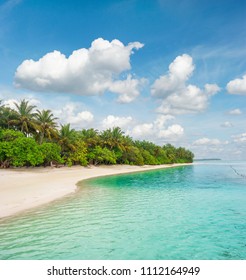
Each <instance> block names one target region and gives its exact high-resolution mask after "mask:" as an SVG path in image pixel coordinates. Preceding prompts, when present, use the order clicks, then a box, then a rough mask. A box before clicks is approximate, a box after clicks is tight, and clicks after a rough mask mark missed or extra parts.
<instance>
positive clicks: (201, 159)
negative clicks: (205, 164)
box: [194, 158, 221, 161]
mask: <svg viewBox="0 0 246 280" xmlns="http://www.w3.org/2000/svg"><path fill="white" fill-rule="evenodd" d="M207 160H221V158H198V159H194V161H207Z"/></svg>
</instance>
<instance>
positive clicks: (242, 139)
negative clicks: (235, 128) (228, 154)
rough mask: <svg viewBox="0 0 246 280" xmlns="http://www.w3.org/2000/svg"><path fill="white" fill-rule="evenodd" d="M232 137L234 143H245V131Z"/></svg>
mask: <svg viewBox="0 0 246 280" xmlns="http://www.w3.org/2000/svg"><path fill="white" fill-rule="evenodd" d="M232 138H233V139H234V140H233V141H234V142H235V143H246V132H245V133H242V134H239V135H234V136H232Z"/></svg>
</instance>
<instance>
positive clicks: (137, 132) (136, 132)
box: [131, 115, 184, 141]
mask: <svg viewBox="0 0 246 280" xmlns="http://www.w3.org/2000/svg"><path fill="white" fill-rule="evenodd" d="M174 119H175V118H174V117H173V116H171V115H166V116H165V115H160V116H158V117H157V118H156V120H155V121H153V122H151V123H142V124H138V125H136V126H134V127H133V129H132V130H131V135H132V136H133V137H135V138H143V139H148V138H149V139H159V140H166V141H168V140H177V139H179V138H180V137H181V136H182V135H183V134H184V128H183V127H182V126H181V125H179V124H172V125H169V126H167V122H169V121H172V120H174Z"/></svg>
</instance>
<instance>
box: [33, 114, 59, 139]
mask: <svg viewBox="0 0 246 280" xmlns="http://www.w3.org/2000/svg"><path fill="white" fill-rule="evenodd" d="M35 119H36V121H37V124H38V126H39V132H38V138H39V143H40V144H42V143H43V140H44V138H47V139H49V140H51V139H52V138H57V137H58V132H57V130H56V127H57V123H56V120H57V118H56V117H54V115H53V114H52V113H51V110H42V111H40V110H37V113H36V115H35Z"/></svg>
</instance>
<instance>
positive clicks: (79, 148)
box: [65, 141, 88, 166]
mask: <svg viewBox="0 0 246 280" xmlns="http://www.w3.org/2000/svg"><path fill="white" fill-rule="evenodd" d="M74 147H75V151H74V152H70V153H69V154H68V156H67V157H65V162H66V163H67V165H68V166H71V165H73V164H80V165H82V166H87V164H88V161H87V149H86V145H85V143H84V142H83V141H76V142H75V143H74Z"/></svg>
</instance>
